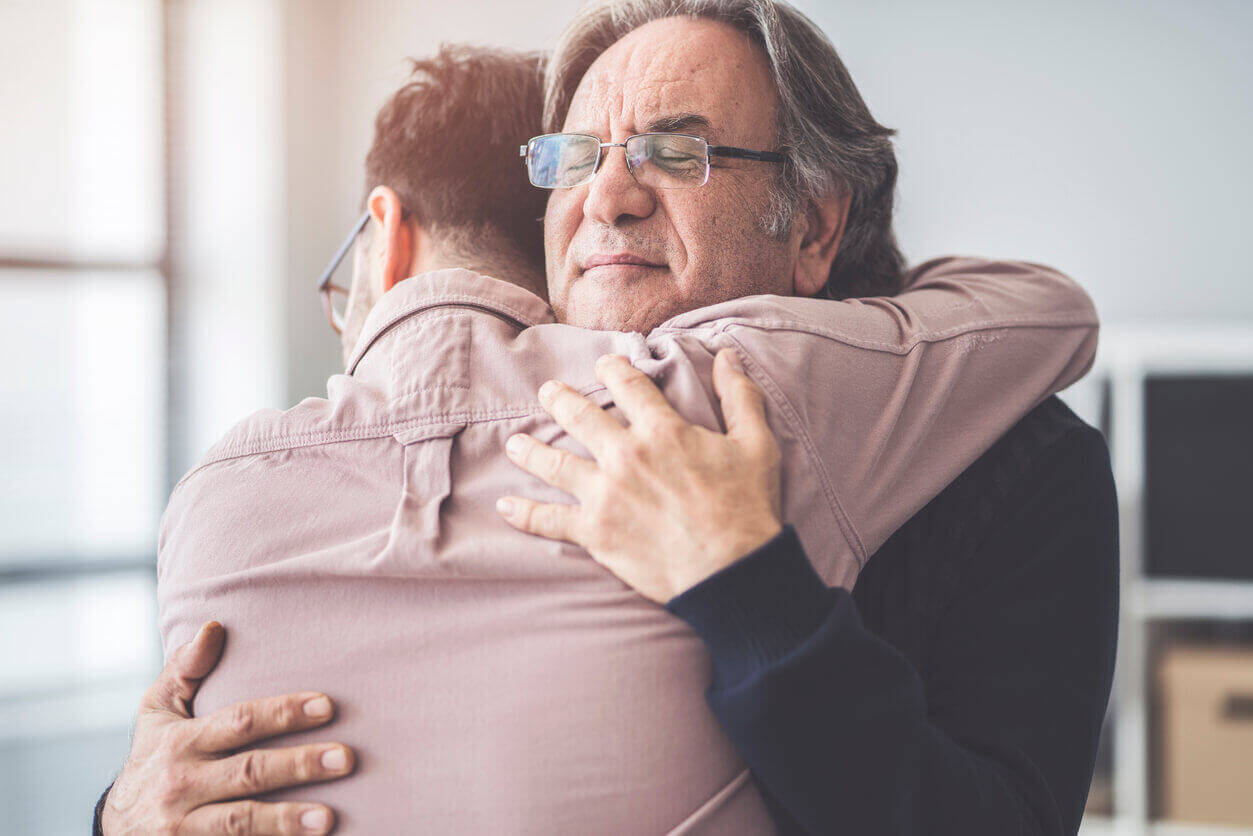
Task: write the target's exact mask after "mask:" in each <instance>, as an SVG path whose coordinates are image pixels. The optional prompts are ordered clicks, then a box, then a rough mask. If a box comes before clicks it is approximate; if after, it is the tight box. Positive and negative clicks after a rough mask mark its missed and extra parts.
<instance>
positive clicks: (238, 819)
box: [222, 801, 257, 836]
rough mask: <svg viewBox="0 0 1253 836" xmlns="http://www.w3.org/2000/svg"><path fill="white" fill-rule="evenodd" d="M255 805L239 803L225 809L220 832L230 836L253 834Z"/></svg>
mask: <svg viewBox="0 0 1253 836" xmlns="http://www.w3.org/2000/svg"><path fill="white" fill-rule="evenodd" d="M256 811H257V804H256V802H254V801H241V802H239V803H236V804H231V805H230V806H228V807H227V808H226V810H225V811H224V814H223V817H222V831H223V832H224V833H227V834H229V835H230V836H248V834H251V833H252V832H253V823H254V821H255V816H256Z"/></svg>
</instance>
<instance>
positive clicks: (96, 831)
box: [91, 784, 113, 836]
mask: <svg viewBox="0 0 1253 836" xmlns="http://www.w3.org/2000/svg"><path fill="white" fill-rule="evenodd" d="M111 789H113V784H109V788H108V789H106V790H105V791H104V792H103V793H102V794H101V795H100V800H99V801H97V802H96V810H95V814H94V815H93V816H92V820H91V833H92V836H104V826H103V824H102V822H101V819H102V818H103V817H104V805H105V802H106V801H107V800H108V798H109V790H111Z"/></svg>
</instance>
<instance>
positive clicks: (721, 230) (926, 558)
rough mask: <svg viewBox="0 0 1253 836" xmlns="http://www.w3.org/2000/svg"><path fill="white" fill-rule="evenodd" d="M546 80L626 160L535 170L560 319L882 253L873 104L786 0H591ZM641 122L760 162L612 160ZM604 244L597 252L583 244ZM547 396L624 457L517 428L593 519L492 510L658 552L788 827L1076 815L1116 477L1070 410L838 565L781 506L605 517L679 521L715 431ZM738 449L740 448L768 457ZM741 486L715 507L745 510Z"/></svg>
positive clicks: (635, 573)
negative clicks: (710, 537) (700, 534)
mask: <svg viewBox="0 0 1253 836" xmlns="http://www.w3.org/2000/svg"><path fill="white" fill-rule="evenodd" d="M547 93H548V100H547V106H546V115H547V118H548V122H549V124H548V129H549V130H552V131H563V132H570V133H574V134H588V135H592V136H596V137H599V138H601V139H602V140H604V141H605V142H608V143H622V142H624V141H625V142H626V143H627V159H626V160H624V159H623V157H622V155H621V154H618V153H616V152H613V153H611V154H610V155H609V156H607V158H606V159H605V161H604V162H603V164H602V167H601V169H600V171H599V173H597V174H596V175H595V177H594V178H590V179H589V180H588V181H587V182H584V183H582V184H581V185H580V186H579V187H578V188H575V189H569V190H564V191H558V192H554V194H553V197H552V198H551V199H550V200H549V204H548V213H547V218H546V225H545V230H546V242H547V253H548V270H549V293H550V297H551V300H552V304H553V308H554V310H556V311H558V312H559V313H560V315H561V316H562V317H563V319H564V320H565V321H567V322H574V323H580V324H588V325H596V326H599V327H618V326H619V325H629V326H630V327H637V328H647V327H649V326H651V325H653V324H655V323H656V322H657V321H659V320H660V319H663V318H665V317H667V316H670V315H671V314H673V313H674V312H675V311H678V310H683V309H685V308H686V307H688V306H690V305H693V304H708V303H710V302H713V301H716V300H718V299H724V298H730V297H734V296H738V295H742V294H745V293H754V292H778V293H799V294H813V293H817V292H820V291H822V290H824V289H825V291H826V292H827V293H828V294H835V295H844V294H847V293H849V292H853V291H856V290H860V289H863V288H865V287H866V286H867V285H869V286H870V287H872V288H874V287H877V288H883V287H890V286H891V283H892V281H893V280H894V278H895V277H896V275H897V274H898V271H897V269H896V266H895V264H896V258H895V247H894V245H893V243H892V239H891V230H890V208H891V187H892V183H893V181H894V175H895V168H894V164H893V163H892V160H891V152H890V146H889V145H888V143H887V139H886V134H887V133H888V132H887V131H886V130H885V129H883V128H882V127H881V126H879V125H878V124H877V123H876V122H875V121H874V120H873V119H872V118H871V116H870V114H869V111H868V110H867V109H866V106H865V104H864V103H863V102H862V100H861V98H860V96H858V94H857V91H856V88H855V87H854V86H853V84H852V81H851V79H850V78H849V77H848V74H847V72H846V71H845V69H844V67H843V65H842V64H841V63H840V60H839V58H838V57H837V56H836V53H835V51H834V49H833V48H832V46H831V44H830V43H829V41H827V39H826V38H825V37H824V36H823V35H822V34H821V32H819V31H818V30H817V29H816V28H815V27H814V26H813V24H812V23H810V22H809V21H808V20H807V19H806V18H804V17H803V16H802V15H801V14H799V13H798V12H797V11H796V10H795V9H793V8H791V7H790V6H787V5H786V4H783V3H774V2H770V0H715V1H714V2H705V0H679V1H678V2H670V0H628V2H623V3H615V4H612V5H604V6H594V7H590V8H588V9H585V10H584V11H583V12H582V13H580V15H579V16H578V17H577V18H576V20H575V21H574V22H573V23H572V24H571V25H570V27H569V28H568V29H567V32H566V35H565V36H564V38H563V40H562V42H561V43H560V44H559V46H558V48H557V49H556V51H555V53H554V55H553V56H552V59H551V63H550V66H549V81H548V91H547ZM651 131H680V132H684V133H693V134H697V135H699V136H701V137H703V138H705V139H707V140H708V141H709V142H710V143H716V144H718V145H722V146H736V147H743V148H748V149H759V150H766V151H770V150H774V149H781V150H784V151H786V152H787V154H788V157H787V162H785V163H784V164H783V165H782V166H781V169H782V170H779V168H776V167H775V166H773V165H769V164H763V163H762V162H760V161H759V160H754V159H747V160H746V159H744V158H743V155H737V154H735V153H732V154H728V155H726V156H725V157H724V159H722V160H719V163H720V165H719V168H716V169H715V170H714V172H713V173H712V174H711V176H710V181H709V185H708V186H707V187H705V188H702V189H700V190H695V191H682V192H679V191H676V192H661V191H656V190H653V189H650V188H647V186H646V185H645V184H644V183H642V182H640V178H638V177H632V176H631V172H630V171H629V167H630V166H629V163H630V144H631V140H629V139H628V137H631V136H634V135H637V134H641V133H647V132H651ZM719 169H721V170H719ZM606 252H608V253H623V254H625V256H626V257H624V258H622V259H615V260H614V261H613V262H612V263H606V262H605V261H604V260H603V259H602V258H601V256H600V255H599V254H601V253H606ZM641 388H643V387H641ZM833 396H834V397H838V396H839V395H838V394H834V393H833ZM548 406H549V409H550V411H551V412H552V414H553V415H554V416H555V417H556V418H557V420H558V421H559V422H560V423H561V424H562V425H563V426H564V427H566V428H567V429H568V430H569V431H570V432H572V433H576V434H577V435H578V436H579V437H580V439H582V440H583V441H584V443H585V444H586V445H587V446H588V447H589V448H591V449H593V450H595V451H596V459H597V461H598V462H601V463H603V462H605V461H615V460H620V459H622V458H623V456H624V453H631V454H632V455H630V456H629V459H630V461H631V462H632V467H630V468H629V469H627V470H625V471H624V470H623V469H621V468H611V467H598V468H596V469H595V471H594V475H592V476H587V477H585V478H583V479H581V480H579V481H577V482H576V481H575V480H574V479H572V478H569V477H568V474H572V473H577V472H579V470H580V469H581V466H580V465H578V464H577V463H571V464H568V465H567V466H566V467H565V468H564V469H563V471H562V474H561V475H562V476H565V477H566V478H551V474H552V473H553V472H554V471H553V470H552V469H551V467H549V466H548V462H549V461H550V460H552V459H553V457H554V456H555V455H556V454H554V453H550V452H549V451H546V450H544V449H542V447H541V446H539V445H536V444H535V443H533V442H531V443H529V446H530V447H531V448H533V451H532V453H531V455H530V457H529V460H528V461H526V462H522V463H523V464H524V466H526V467H527V468H528V469H530V470H532V472H534V473H536V474H537V475H541V476H547V477H549V478H548V481H550V482H551V483H552V484H554V485H556V486H558V487H562V488H564V489H566V490H568V491H570V492H571V493H573V494H574V495H575V496H576V497H578V498H579V499H580V500H581V501H583V503H584V504H587V505H589V506H590V507H591V508H592V509H595V510H596V511H597V513H596V515H595V519H596V525H595V526H589V525H587V524H586V520H587V518H588V517H589V516H591V514H590V513H589V512H588V511H584V510H582V509H580V508H574V509H570V508H554V507H550V506H546V505H543V504H539V505H537V504H535V503H533V502H529V501H526V500H522V499H518V500H515V501H514V505H515V506H518V507H519V508H520V509H521V510H520V512H519V513H517V514H515V515H514V516H512V517H511V518H510V519H511V521H513V522H514V523H515V524H517V525H518V526H519V527H521V528H523V529H524V530H528V531H533V532H535V533H539V534H542V535H545V536H550V537H558V538H562V539H566V540H570V541H573V542H576V543H580V544H583V545H584V546H586V547H587V548H588V549H589V551H590V552H591V553H592V554H593V556H595V557H597V558H598V559H600V560H601V561H602V562H603V563H604V564H605V565H607V566H608V567H609V568H610V569H612V570H613V571H614V572H615V573H617V574H618V575H619V577H621V578H622V579H623V580H624V581H626V582H627V583H629V584H632V585H634V586H637V587H638V588H641V589H644V588H645V586H644V580H645V579H654V578H665V579H669V580H672V581H673V582H671V583H668V584H666V585H665V586H664V587H663V589H664V595H663V596H662V597H663V598H669V596H671V595H673V596H676V597H674V598H672V599H669V603H668V608H669V609H670V610H671V611H672V612H674V613H676V614H678V615H680V616H682V617H683V618H684V619H686V620H687V621H688V622H689V623H690V624H691V625H692V626H693V628H694V629H695V630H696V631H697V632H698V633H699V634H700V635H701V636H702V637H703V638H704V639H705V641H706V643H707V645H708V648H709V650H710V652H711V655H712V657H713V660H714V674H713V685H712V687H711V689H710V692H709V702H710V705H711V706H712V708H713V710H714V712H715V713H716V714H717V716H718V718H719V720H720V721H721V722H722V725H723V727H724V729H725V730H726V731H727V733H728V734H729V735H730V737H731V738H732V739H733V740H734V741H735V743H736V747H737V749H738V751H739V753H740V754H741V755H742V756H743V757H744V759H745V760H746V762H747V763H748V764H749V766H750V768H751V769H752V770H753V773H754V775H755V776H756V777H757V779H758V781H759V782H760V784H761V785H762V786H763V788H764V792H765V795H766V798H767V801H768V802H769V803H770V804H771V806H772V809H773V810H774V811H775V813H776V816H777V817H778V818H779V820H780V821H782V822H788V823H789V824H791V825H792V826H794V827H796V828H799V829H804V830H806V831H808V832H815V833H818V832H821V833H832V832H849V833H859V834H860V833H961V834H976V833H977V834H1011V833H1023V834H1026V833H1032V834H1038V833H1049V834H1053V833H1056V834H1061V833H1074V832H1075V831H1076V830H1077V829H1078V826H1079V821H1080V819H1081V817H1082V814H1083V808H1084V802H1085V799H1086V795H1087V790H1088V785H1089V782H1090V779H1091V774H1092V768H1093V764H1094V761H1095V754H1096V746H1097V740H1098V736H1099V730H1100V727H1101V722H1102V718H1103V715H1104V711H1105V706H1106V702H1107V700H1108V696H1109V689H1110V684H1111V679H1112V673H1113V664H1114V648H1115V641H1116V625H1117V609H1118V588H1117V577H1118V571H1117V570H1118V553H1117V522H1116V504H1115V499H1114V490H1113V482H1112V478H1111V474H1110V469H1109V462H1108V454H1107V451H1106V449H1105V444H1104V441H1103V440H1102V438H1101V437H1100V435H1099V434H1098V433H1097V432H1096V431H1095V430H1093V429H1092V428H1091V427H1088V426H1086V425H1085V424H1083V423H1082V422H1081V421H1079V420H1078V419H1077V418H1076V417H1075V416H1074V415H1073V414H1072V413H1070V412H1069V411H1068V410H1066V409H1065V408H1064V407H1062V406H1061V405H1060V403H1059V402H1057V401H1056V400H1053V401H1050V402H1048V403H1046V404H1045V405H1043V406H1042V407H1040V408H1039V409H1038V410H1036V411H1035V412H1033V413H1032V414H1031V415H1030V416H1028V417H1027V418H1026V419H1024V420H1023V421H1022V422H1021V423H1020V424H1019V425H1018V426H1016V427H1015V428H1014V429H1013V430H1011V431H1010V432H1009V433H1008V434H1007V435H1006V436H1005V438H1003V439H1002V440H1001V441H1000V442H999V443H998V444H997V445H996V446H995V447H994V448H993V449H992V450H991V451H989V452H988V453H987V454H986V455H985V456H983V457H982V458H981V459H980V460H979V461H978V462H977V463H976V464H975V465H974V466H972V467H971V468H970V469H969V470H968V471H967V472H966V473H964V474H963V475H962V476H961V478H959V479H958V480H956V481H955V482H954V483H953V485H951V486H950V487H949V488H948V489H947V490H945V491H944V492H943V494H941V496H939V497H938V498H937V499H936V500H935V501H933V502H931V503H930V504H929V505H928V506H927V507H926V508H925V509H924V510H923V511H922V512H921V513H919V514H918V515H917V516H915V517H914V518H913V519H912V520H910V522H909V523H908V524H907V525H906V526H905V527H904V528H903V529H902V530H901V531H899V532H898V533H897V535H896V536H895V537H893V538H892V540H891V541H890V542H889V543H888V544H887V545H886V546H885V547H884V548H883V549H882V550H881V551H880V552H879V553H878V554H876V555H875V557H874V558H873V559H872V560H871V561H870V562H869V563H868V565H867V568H866V571H865V572H864V573H863V575H862V576H861V578H860V580H859V583H858V584H857V587H856V589H855V590H854V591H853V592H851V593H850V592H849V591H848V590H846V589H838V588H837V589H827V588H825V586H824V585H823V583H822V581H821V579H820V578H819V577H818V576H817V575H815V573H814V572H813V571H812V569H811V568H810V565H809V561H808V559H807V558H806V556H805V554H804V551H803V550H802V548H801V544H800V542H799V541H798V540H797V539H796V538H795V536H794V534H793V532H792V531H791V530H790V527H783V530H782V531H781V532H780V533H778V534H776V535H775V536H774V537H772V538H770V539H769V540H768V541H767V542H765V543H764V544H763V545H761V547H760V548H758V549H757V550H755V551H754V552H753V553H752V554H751V555H749V556H747V557H743V558H742V559H741V558H740V556H739V555H730V554H726V553H721V554H719V555H718V556H717V557H716V558H714V559H711V556H710V554H709V550H708V549H705V548H702V547H701V544H700V543H690V544H689V545H688V546H687V548H678V547H675V546H674V545H673V544H671V543H669V542H668V541H661V540H658V539H655V538H648V537H639V536H636V537H624V536H622V532H624V531H630V532H632V533H636V534H638V533H639V532H643V531H648V530H649V529H650V527H651V526H652V525H655V523H656V521H657V520H659V519H665V520H666V521H667V527H668V529H669V530H674V529H683V528H685V527H687V526H692V525H695V524H696V521H697V520H698V519H699V518H700V517H701V516H704V515H707V514H708V513H709V510H708V504H709V502H711V501H713V500H714V498H715V497H716V496H717V493H716V490H715V489H713V488H712V487H711V488H709V489H708V490H702V489H701V488H700V487H699V485H700V484H701V481H702V480H701V479H700V478H699V476H697V475H696V474H700V473H702V472H705V471H707V470H708V468H709V467H710V466H711V464H712V460H711V459H710V456H711V455H713V454H716V455H719V456H726V455H727V454H728V453H727V451H726V450H724V449H719V450H716V451H712V450H711V449H710V448H708V447H707V446H704V445H699V444H692V443H690V439H689V438H688V436H687V435H686V432H687V431H686V430H684V429H683V428H682V425H681V424H680V423H678V422H675V421H673V420H672V416H670V415H668V414H667V410H666V408H665V407H664V405H663V404H661V403H659V402H658V401H656V399H652V400H647V401H646V400H645V399H644V398H643V397H642V396H641V397H640V408H639V409H638V410H637V413H636V415H635V416H633V422H636V423H638V424H639V425H640V426H642V427H648V428H649V431H648V433H647V435H646V436H645V435H644V434H643V433H641V432H638V431H637V432H623V431H622V430H621V429H620V428H618V427H615V426H610V424H609V422H607V421H606V420H603V419H600V418H598V417H597V416H596V414H595V413H594V412H593V411H591V410H589V409H587V407H586V403H584V401H583V399H582V398H580V397H579V396H578V395H577V394H576V393H573V392H570V391H569V390H564V389H563V390H558V396H557V397H556V398H554V399H553V400H552V401H551V402H550V403H549V404H548ZM640 451H642V452H640ZM589 465H590V463H589ZM758 466H759V467H764V472H763V473H761V474H759V475H758V476H756V477H750V476H746V477H745V478H747V479H750V480H753V479H755V480H757V481H762V480H768V479H769V473H770V472H771V470H772V469H771V468H770V467H768V466H765V465H761V464H760V463H758ZM749 471H750V472H751V471H752V468H751V467H750V468H749ZM680 493H681V494H682V495H684V496H685V497H687V500H686V501H684V502H680V503H674V502H671V503H664V504H663V503H661V502H659V498H660V497H671V498H672V497H675V496H677V495H680ZM606 495H612V496H614V497H615V501H614V503H613V506H612V507H613V513H612V514H608V515H607V514H605V513H603V512H601V511H600V510H599V509H600V508H601V507H602V504H603V503H601V502H600V501H599V498H600V497H603V496H606ZM767 506H768V503H766V502H765V501H763V500H759V508H757V509H756V510H752V509H740V513H739V515H738V517H739V518H741V519H743V520H745V523H744V525H745V531H746V532H748V531H754V532H755V531H756V529H755V528H754V526H755V525H756V524H755V523H754V522H753V521H755V520H757V519H760V518H761V517H762V516H763V515H765V514H766V513H767ZM776 530H777V529H776ZM711 568H713V569H720V570H721V571H717V572H711ZM696 581H700V582H696Z"/></svg>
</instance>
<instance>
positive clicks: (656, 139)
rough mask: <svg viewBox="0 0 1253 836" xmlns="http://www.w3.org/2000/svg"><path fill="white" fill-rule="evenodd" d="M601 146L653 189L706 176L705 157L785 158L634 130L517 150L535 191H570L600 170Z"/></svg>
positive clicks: (535, 141)
mask: <svg viewBox="0 0 1253 836" xmlns="http://www.w3.org/2000/svg"><path fill="white" fill-rule="evenodd" d="M606 148H621V149H623V150H624V151H625V152H626V164H627V170H628V171H630V172H631V175H632V176H633V177H635V179H636V180H637V181H638V182H639V183H640V184H641V185H644V186H648V187H650V188H654V189H692V188H695V187H697V186H703V185H705V183H706V182H708V180H709V158H710V157H733V158H735V159H739V160H754V161H756V162H763V163H781V162H783V161H784V160H785V159H786V158H785V157H784V155H783V154H780V153H777V152H775V151H750V150H748V149H747V148H732V147H731V146H729V145H710V144H709V143H708V142H706V141H705V140H704V139H702V138H700V137H699V136H689V135H687V134H668V133H649V134H635V135H634V136H629V137H627V138H626V141H625V142H601V141H600V137H598V136H592V135H591V134H544V135H543V136H537V137H533V138H532V139H531V140H530V141H529V142H528V143H527V144H526V145H523V146H522V147H521V148H519V149H518V156H520V157H525V158H526V170H527V175H528V176H529V177H530V178H531V184H532V185H535V186H539V187H540V188H541V189H572V188H574V187H575V186H582V185H583V184H584V183H588V182H591V179H592V178H593V177H595V176H596V172H597V171H599V170H600V163H601V160H602V159H603V158H604V150H605V149H606Z"/></svg>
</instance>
